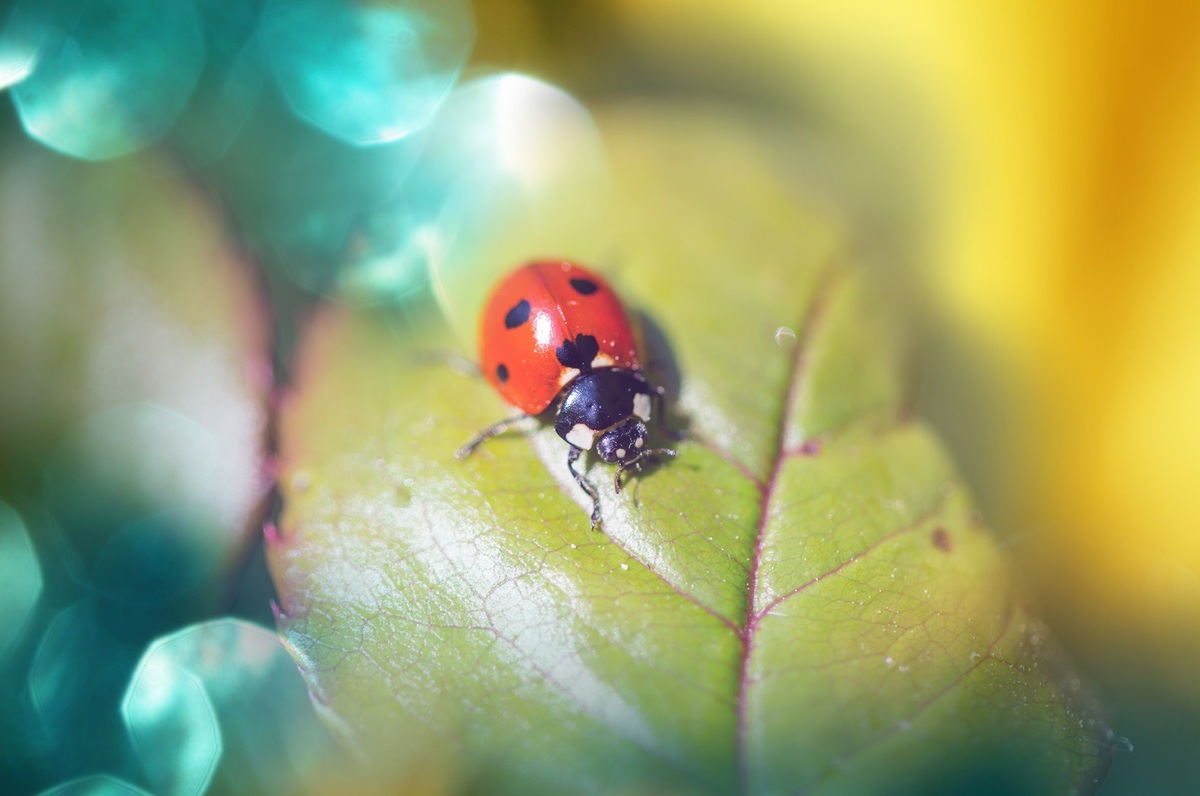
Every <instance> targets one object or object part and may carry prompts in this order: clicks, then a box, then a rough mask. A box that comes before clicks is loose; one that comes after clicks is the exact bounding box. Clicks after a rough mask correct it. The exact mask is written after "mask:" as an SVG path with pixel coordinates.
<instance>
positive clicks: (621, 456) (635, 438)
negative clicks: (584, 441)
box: [596, 418, 646, 464]
mask: <svg viewBox="0 0 1200 796" xmlns="http://www.w3.org/2000/svg"><path fill="white" fill-rule="evenodd" d="M645 446H646V424H645V423H643V422H642V421H641V420H638V419H637V418H630V419H629V420H627V421H625V422H624V423H622V424H621V425H619V426H616V427H615V428H610V429H609V430H608V431H605V432H604V433H603V434H601V435H600V439H599V440H597V441H596V452H597V453H599V454H600V458H601V459H603V460H604V461H606V462H608V463H610V464H611V463H613V462H631V461H634V460H635V459H638V458H640V457H641V455H642V453H643V452H644V450H643V449H644V448H645Z"/></svg>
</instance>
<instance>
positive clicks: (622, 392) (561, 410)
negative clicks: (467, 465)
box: [455, 260, 675, 528]
mask: <svg viewBox="0 0 1200 796" xmlns="http://www.w3.org/2000/svg"><path fill="white" fill-rule="evenodd" d="M479 351H480V358H481V367H482V368H483V373H484V375H485V376H486V377H487V380H488V381H489V382H491V384H492V386H493V387H495V388H496V390H497V391H498V392H499V393H500V395H502V396H503V397H504V399H505V400H506V401H508V402H509V403H510V404H512V405H513V406H514V407H516V408H517V409H520V410H521V412H522V413H523V414H520V415H517V416H515V417H511V418H509V419H507V420H502V421H500V422H499V423H497V424H495V425H494V426H491V427H489V428H486V429H484V430H483V431H481V432H479V433H478V434H476V435H475V436H474V437H473V438H472V439H471V440H470V441H469V442H467V443H466V444H465V445H463V446H462V447H461V448H459V449H458V451H457V452H456V453H455V456H456V457H458V458H459V459H464V458H466V457H467V456H470V455H471V452H472V451H474V450H475V449H476V448H477V447H479V445H480V444H482V443H483V442H484V440H487V439H489V438H491V437H494V436H496V435H497V434H500V433H502V432H504V431H506V430H507V429H509V428H510V427H512V426H514V425H516V424H517V423H520V422H521V421H523V420H528V419H531V418H536V417H537V416H539V415H541V414H542V413H543V412H547V410H549V409H550V407H551V406H552V405H553V407H554V409H555V419H554V430H555V431H556V432H558V435H559V436H560V437H562V438H563V439H564V440H566V442H567V444H568V445H569V446H570V447H569V448H568V450H567V469H568V470H569V471H570V472H571V476H572V477H573V478H574V479H575V482H576V483H577V484H579V486H580V488H581V489H583V491H584V492H586V493H587V496H588V497H589V498H591V499H592V528H598V527H600V525H601V522H600V496H599V493H598V492H597V491H596V487H595V486H594V485H592V483H591V482H590V481H588V479H587V476H586V475H584V474H583V473H580V472H578V471H576V469H575V462H576V460H578V459H579V457H580V456H582V455H583V452H584V451H588V450H591V449H592V448H593V447H595V449H596V452H597V453H598V454H599V455H600V458H601V459H603V460H604V461H606V462H609V463H610V464H616V465H617V472H616V476H615V477H614V479H613V487H614V489H615V490H616V491H617V492H618V493H619V492H620V491H621V475H622V473H624V472H625V470H627V469H629V468H630V467H632V466H634V465H636V464H638V462H640V461H641V460H642V459H644V458H646V457H648V456H655V455H659V454H661V455H664V456H675V451H673V450H670V449H669V448H649V447H647V444H646V437H647V430H646V424H647V423H649V422H650V417H651V412H650V410H651V408H652V406H653V405H654V404H655V403H657V404H658V409H659V411H661V410H662V400H663V394H664V391H663V389H662V388H661V387H655V386H653V385H651V384H650V382H648V381H646V378H645V376H643V375H642V363H641V359H640V358H639V357H638V346H637V340H636V338H635V336H634V333H633V328H632V327H631V326H630V324H629V318H628V316H627V315H626V314H625V308H624V307H622V306H621V300H620V299H618V298H617V294H616V293H614V292H613V289H612V288H611V287H609V285H608V283H607V282H605V281H604V279H603V278H601V277H600V276H598V275H596V274H595V273H593V272H592V271H589V270H587V269H586V268H583V267H581V266H579V265H577V264H576V263H573V262H570V261H566V260H542V261H537V262H532V263H529V264H528V265H525V266H522V267H521V268H518V269H517V270H515V271H513V272H512V273H510V274H509V275H508V276H506V277H505V278H504V279H502V280H501V281H500V283H499V284H497V285H496V287H495V288H493V290H492V294H491V297H490V298H489V299H488V301H487V304H486V305H485V307H484V310H483V315H482V317H481V318H480V324H479Z"/></svg>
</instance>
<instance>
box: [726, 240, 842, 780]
mask: <svg viewBox="0 0 1200 796" xmlns="http://www.w3.org/2000/svg"><path fill="white" fill-rule="evenodd" d="M840 274H841V271H840V269H839V267H838V262H837V261H834V262H832V263H830V264H828V265H827V266H826V267H825V269H824V272H823V273H822V275H821V277H820V279H818V281H817V287H816V289H815V290H814V291H813V294H812V299H811V300H810V302H809V306H808V309H807V312H805V313H804V316H803V322H802V323H801V324H800V327H801V331H800V335H799V338H798V339H797V340H796V345H795V347H794V348H793V349H792V356H791V360H790V361H789V363H788V367H787V380H786V388H785V390H784V394H783V405H782V406H781V407H780V411H779V423H778V426H777V428H776V434H775V447H774V451H773V453H772V463H771V472H770V474H769V475H768V476H767V480H766V482H765V483H762V484H760V488H761V492H762V500H761V503H760V508H759V517H758V525H757V529H756V532H755V537H754V551H753V553H752V556H751V559H750V571H749V577H748V579H747V583H746V616H745V619H744V621H743V623H742V624H741V626H740V628H739V633H738V639H739V641H740V642H741V647H742V650H741V666H740V670H739V672H738V691H737V701H736V705H735V710H736V713H735V734H736V737H735V744H736V754H737V767H738V782H739V790H740V791H741V792H742V793H748V792H749V769H748V765H749V764H748V755H747V749H746V742H747V741H746V720H747V719H746V709H747V697H748V694H747V691H748V690H749V687H750V671H749V670H750V656H751V654H752V653H753V650H754V631H755V630H756V629H757V627H758V620H759V618H760V616H759V611H758V606H757V604H756V601H755V594H756V592H757V591H758V578H759V571H760V568H761V561H762V551H763V539H764V538H765V536H766V530H767V523H768V521H769V518H770V514H771V500H772V498H773V497H774V493H775V486H776V482H777V480H778V478H779V474H780V472H781V471H782V469H783V465H784V462H785V461H787V459H788V458H789V456H790V455H791V454H790V452H789V451H788V449H787V446H786V440H787V432H788V427H789V425H790V423H791V419H792V418H791V414H792V406H793V405H794V404H795V397H796V392H797V389H798V388H799V385H800V383H801V381H803V379H804V377H805V375H806V369H805V365H806V364H807V363H808V362H809V361H810V360H811V358H810V356H809V354H810V353H811V349H812V346H813V344H814V341H815V340H816V339H817V337H818V330H819V327H820V326H821V322H822V321H823V319H824V318H825V308H826V306H827V305H828V303H829V297H830V295H831V294H832V293H833V292H834V289H835V287H836V285H837V283H838V282H839V281H840Z"/></svg>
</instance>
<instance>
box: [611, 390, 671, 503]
mask: <svg viewBox="0 0 1200 796" xmlns="http://www.w3.org/2000/svg"><path fill="white" fill-rule="evenodd" d="M650 400H651V401H653V402H654V411H656V412H658V418H659V421H658V422H659V423H661V424H662V430H663V433H664V434H666V435H667V437H668V438H669V439H673V440H676V441H678V440H681V439H685V438H686V437H687V432H686V431H676V430H674V429H670V428H667V391H666V390H665V389H663V388H662V387H655V388H654V393H653V394H652V395H651V396H650ZM646 453H650V451H647V452H646ZM642 455H643V456H644V455H646V454H642ZM672 455H673V454H672ZM618 472H619V471H618ZM617 491H618V492H620V491H621V490H619V489H618V490H617Z"/></svg>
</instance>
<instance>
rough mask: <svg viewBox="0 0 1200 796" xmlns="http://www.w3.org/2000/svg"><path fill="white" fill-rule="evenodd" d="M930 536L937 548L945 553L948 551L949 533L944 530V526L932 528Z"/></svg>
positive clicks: (949, 545) (949, 543)
mask: <svg viewBox="0 0 1200 796" xmlns="http://www.w3.org/2000/svg"><path fill="white" fill-rule="evenodd" d="M930 536H931V538H932V539H933V546H934V547H936V548H937V549H938V550H943V551H945V552H947V553H949V552H950V547H951V542H950V534H949V533H948V532H947V531H946V529H945V528H934V529H933V533H932V534H931V535H930Z"/></svg>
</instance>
